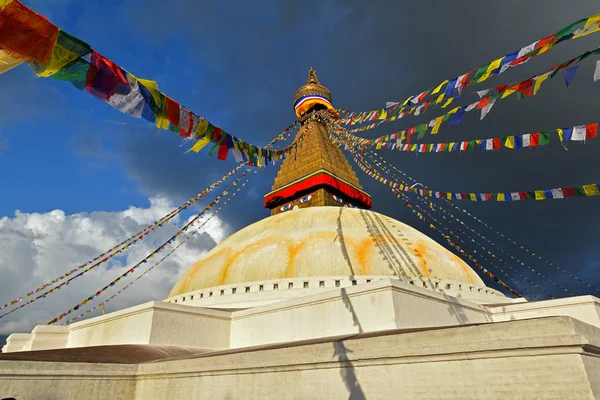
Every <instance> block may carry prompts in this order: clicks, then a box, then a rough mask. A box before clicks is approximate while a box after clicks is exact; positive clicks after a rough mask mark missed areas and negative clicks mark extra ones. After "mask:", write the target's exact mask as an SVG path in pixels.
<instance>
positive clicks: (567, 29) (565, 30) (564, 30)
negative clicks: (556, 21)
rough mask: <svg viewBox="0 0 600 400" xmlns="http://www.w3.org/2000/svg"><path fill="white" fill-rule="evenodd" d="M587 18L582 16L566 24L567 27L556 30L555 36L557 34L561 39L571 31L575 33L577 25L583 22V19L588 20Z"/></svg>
mask: <svg viewBox="0 0 600 400" xmlns="http://www.w3.org/2000/svg"><path fill="white" fill-rule="evenodd" d="M586 20H587V18H582V19H580V20H579V21H577V22H573V23H572V24H571V25H569V26H566V27H564V28H562V29H561V30H560V31H558V32H556V33H555V34H554V36H556V37H557V38H559V39H560V38H561V37H563V36H567V35H570V34H571V33H573V30H574V29H575V27H576V26H577V25H579V24H580V23H582V22H583V21H586Z"/></svg>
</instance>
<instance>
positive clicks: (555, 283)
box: [356, 153, 575, 299]
mask: <svg viewBox="0 0 600 400" xmlns="http://www.w3.org/2000/svg"><path fill="white" fill-rule="evenodd" d="M371 154H373V155H375V153H371ZM356 156H357V157H360V155H358V154H356ZM363 160H364V159H363ZM382 162H383V163H385V165H389V164H388V163H387V162H386V161H385V160H383V159H382ZM373 163H374V164H375V165H378V166H380V167H382V169H383V170H385V169H386V167H385V166H384V165H382V164H380V163H378V162H377V161H375V160H373ZM386 172H387V173H388V174H392V175H395V176H396V177H397V175H396V174H395V173H394V172H393V171H389V170H387V171H386ZM400 179H401V178H400ZM403 183H405V184H406V182H403ZM416 197H417V199H418V200H419V201H421V202H423V203H424V204H425V205H427V202H426V201H425V198H423V197H421V196H416ZM417 206H418V205H417ZM429 207H430V208H431V209H432V210H433V211H434V212H437V211H436V210H435V209H434V208H433V207H434V205H433V203H429ZM436 207H437V208H438V209H439V210H440V211H441V212H443V213H447V214H448V215H449V216H451V217H452V218H453V219H454V220H456V221H457V222H458V223H459V224H460V225H462V226H464V227H465V228H467V229H469V230H470V231H471V232H473V233H475V234H476V235H477V236H479V237H480V238H482V239H484V240H486V241H487V242H488V243H489V244H490V245H492V246H494V247H495V248H496V249H498V250H499V251H500V252H502V253H503V254H506V255H507V256H509V257H511V258H512V259H513V260H514V261H515V262H517V264H518V265H521V266H523V267H526V268H527V269H529V270H530V271H532V272H533V273H535V274H537V275H538V276H539V277H540V278H543V279H545V280H547V281H548V282H550V283H552V284H553V285H555V286H557V287H558V288H560V289H561V290H562V291H563V292H565V293H566V294H567V295H571V296H574V295H575V294H574V293H573V292H571V291H570V290H568V289H567V288H565V287H564V286H562V285H561V284H559V283H557V282H555V281H554V280H552V279H551V278H549V277H547V276H545V275H544V274H543V273H541V272H539V271H537V270H536V269H534V268H533V267H531V266H530V265H528V264H525V263H524V262H522V261H521V260H518V259H517V258H515V257H514V256H512V255H511V254H509V253H508V252H506V251H505V250H503V249H502V248H501V247H499V246H498V245H496V244H495V243H493V242H492V241H490V240H488V239H487V238H485V237H484V236H482V235H480V234H479V233H478V232H477V231H475V230H473V229H471V228H469V227H468V226H467V225H466V224H464V222H462V221H461V220H460V219H458V218H456V217H455V216H454V215H452V214H451V213H449V212H448V211H446V210H445V209H444V208H443V207H441V206H439V205H437V204H436ZM437 213H438V214H439V215H440V216H441V217H442V218H443V219H444V220H445V221H446V222H448V223H449V222H450V221H449V220H448V218H446V216H445V215H443V214H440V213H439V212H437ZM442 227H443V225H442ZM455 229H457V230H458V231H459V232H462V233H463V234H464V235H466V236H467V237H468V238H469V240H471V242H473V243H475V244H476V245H478V246H479V247H481V248H482V249H483V250H484V251H485V252H486V253H487V254H488V255H490V256H491V257H492V258H493V259H495V260H498V261H500V262H501V263H503V264H504V265H506V266H507V267H508V268H510V269H512V270H513V271H515V272H516V273H517V274H519V275H520V276H521V277H522V278H523V279H525V280H527V281H528V282H529V283H530V284H531V285H532V286H534V287H535V288H537V289H538V290H539V291H541V292H543V293H544V294H545V295H546V296H548V297H550V298H551V299H553V298H554V296H552V295H551V294H549V293H548V292H546V291H545V290H544V289H542V288H541V287H539V286H538V285H537V284H536V283H535V282H533V281H531V280H529V279H528V278H526V277H525V276H523V275H522V274H521V273H520V272H519V271H517V270H515V269H513V268H512V267H511V266H510V265H509V264H508V263H507V262H505V261H504V260H503V259H502V258H500V257H499V256H497V255H496V254H494V253H492V252H491V251H490V250H489V249H487V248H486V247H484V246H483V245H482V244H481V243H479V242H478V241H476V240H475V239H474V238H473V237H471V236H470V235H469V234H468V233H466V232H464V231H463V230H462V229H461V228H460V227H455Z"/></svg>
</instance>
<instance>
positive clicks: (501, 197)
mask: <svg viewBox="0 0 600 400" xmlns="http://www.w3.org/2000/svg"><path fill="white" fill-rule="evenodd" d="M498 201H506V200H505V199H504V193H498Z"/></svg>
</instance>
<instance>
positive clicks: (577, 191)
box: [573, 186, 587, 196]
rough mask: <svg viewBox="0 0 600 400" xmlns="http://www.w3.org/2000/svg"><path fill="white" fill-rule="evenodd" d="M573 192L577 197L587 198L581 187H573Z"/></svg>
mask: <svg viewBox="0 0 600 400" xmlns="http://www.w3.org/2000/svg"><path fill="white" fill-rule="evenodd" d="M573 190H574V191H575V194H576V195H577V196H587V194H586V193H585V190H584V189H583V186H575V187H574V188H573Z"/></svg>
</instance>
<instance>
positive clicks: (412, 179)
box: [373, 153, 600, 292]
mask: <svg viewBox="0 0 600 400" xmlns="http://www.w3.org/2000/svg"><path fill="white" fill-rule="evenodd" d="M373 154H374V155H376V156H377V157H378V158H379V159H380V160H381V161H382V162H383V163H385V164H386V165H389V167H390V168H392V169H393V170H395V171H396V172H398V173H400V174H402V175H403V176H404V177H406V178H407V179H409V180H411V181H413V182H416V181H415V180H414V178H412V177H411V176H409V175H408V174H406V173H405V172H404V171H401V170H399V169H398V168H396V167H395V166H394V165H393V164H390V163H388V162H387V161H386V160H385V159H383V157H381V156H380V155H378V154H377V153H373ZM443 200H444V202H445V203H446V204H448V205H450V206H451V207H454V208H455V209H456V210H457V211H459V212H462V213H464V214H466V215H468V216H469V217H471V218H473V219H474V220H475V221H477V222H479V223H480V224H481V225H483V226H485V227H486V228H488V229H489V230H491V231H492V232H494V233H496V234H497V235H499V236H500V237H502V238H503V239H505V240H507V241H508V242H510V243H512V244H513V245H515V246H517V247H519V248H520V249H521V250H523V251H525V252H526V253H527V254H529V255H531V256H532V257H536V258H537V259H538V260H540V261H542V262H544V263H545V264H547V265H549V266H551V267H553V268H555V269H557V270H559V271H561V272H562V273H564V274H565V275H567V276H569V277H570V278H573V279H575V280H576V281H578V282H580V283H582V284H584V285H586V286H587V287H589V288H590V289H594V290H595V291H596V292H600V288H598V287H596V286H594V285H591V284H590V283H588V282H586V281H585V280H583V279H581V278H580V277H578V276H576V275H573V274H571V273H570V272H568V271H566V270H565V269H563V268H561V267H559V266H558V265H555V264H553V263H552V262H550V261H548V260H546V259H545V258H543V257H541V256H540V255H539V254H536V253H534V252H533V251H532V250H530V249H528V248H527V247H525V246H523V245H521V244H519V243H517V242H515V241H514V240H513V239H511V238H510V237H508V236H506V235H504V234H503V233H502V232H500V231H498V230H497V229H495V228H493V227H492V226H490V225H489V224H487V223H485V222H484V221H482V220H481V219H479V218H478V217H476V216H475V215H473V214H471V213H470V212H469V211H467V210H465V209H463V208H461V207H459V206H457V205H456V204H454V203H452V202H450V201H448V200H447V199H443ZM442 211H444V212H447V211H446V210H444V209H442ZM447 213H448V214H449V215H450V216H452V217H454V216H453V215H452V214H451V213H449V212H447ZM454 218H455V219H456V220H458V218H456V217H454ZM461 225H463V226H465V227H467V229H469V230H471V231H472V232H473V233H475V234H477V235H478V236H480V237H481V238H482V239H484V240H485V241H487V242H488V243H490V244H493V242H492V241H490V240H489V239H487V238H486V237H485V236H483V235H480V234H479V233H478V232H477V231H475V230H473V229H471V228H469V227H468V226H467V225H466V224H464V223H462V221H461ZM500 249H501V248H500ZM501 251H502V249H501ZM504 253H506V254H508V256H509V257H512V258H514V259H515V261H517V262H519V263H520V264H521V265H525V263H523V262H522V261H520V260H519V259H517V258H515V257H513V256H512V255H511V254H510V253H507V252H504ZM531 269H532V270H533V271H534V272H535V273H537V274H538V275H539V274H540V273H539V272H538V271H536V270H534V269H533V268H531ZM546 279H549V280H550V278H546Z"/></svg>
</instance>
